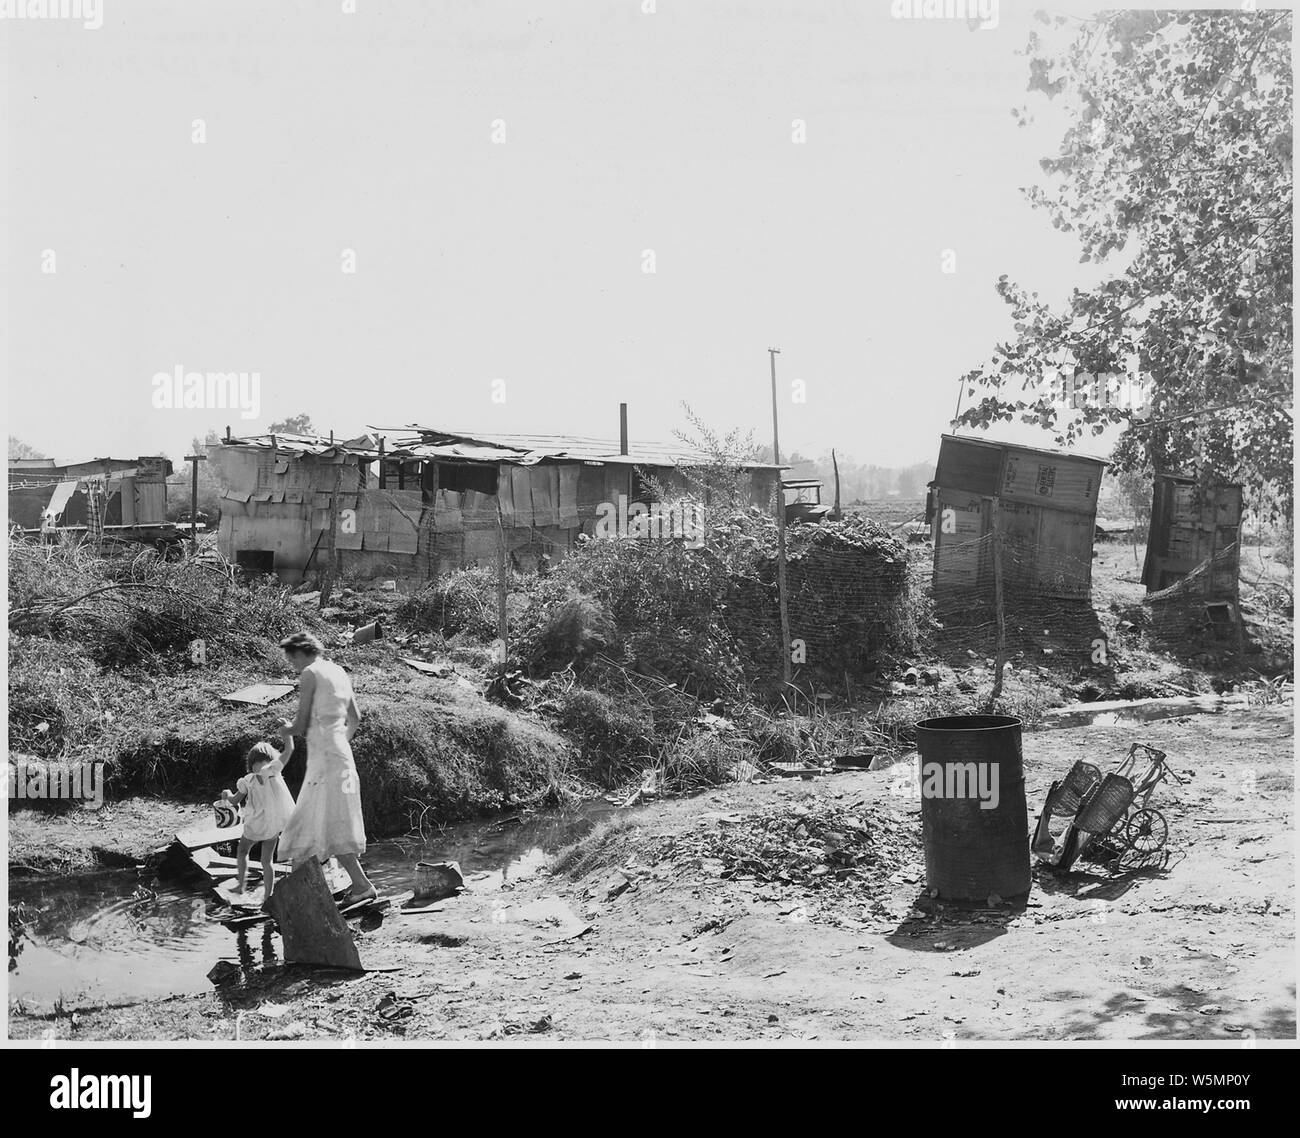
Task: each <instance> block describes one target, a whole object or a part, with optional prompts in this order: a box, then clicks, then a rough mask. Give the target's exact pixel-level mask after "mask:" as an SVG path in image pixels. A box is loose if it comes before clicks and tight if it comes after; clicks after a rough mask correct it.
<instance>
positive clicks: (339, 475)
mask: <svg viewBox="0 0 1300 1138" xmlns="http://www.w3.org/2000/svg"><path fill="white" fill-rule="evenodd" d="M342 483H343V466H342V464H341V463H340V464H338V465H336V466H335V467H334V492H333V493H332V494H331V495H330V550H329V561H328V562H327V563H326V569H325V580H324V581H322V582H321V587H320V607H321V608H324V607H325V606H326V605H327V604H329V601H330V595H331V594H332V593H333V592H334V578H335V577H337V576H338V572H339V563H340V556H339V547H338V541H337V537H338V527H339V487H340V486H341V485H342Z"/></svg>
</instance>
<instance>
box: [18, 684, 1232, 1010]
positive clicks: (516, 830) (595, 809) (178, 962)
mask: <svg viewBox="0 0 1300 1138" xmlns="http://www.w3.org/2000/svg"><path fill="white" fill-rule="evenodd" d="M1248 706H1249V705H1248V704H1247V703H1246V702H1245V699H1244V697H1240V698H1239V697H1213V696H1211V697H1187V698H1182V699H1146V700H1134V701H1128V702H1112V703H1093V704H1077V705H1074V706H1072V707H1065V708H1059V709H1057V710H1055V711H1052V712H1049V713H1048V714H1047V715H1046V716H1045V717H1044V721H1043V722H1042V724H1041V725H1040V729H1041V730H1052V729H1062V728H1077V727H1088V726H1110V725H1114V724H1122V723H1133V724H1141V723H1150V722H1154V721H1156V720H1160V719H1170V718H1175V717H1178V716H1184V715H1203V714H1223V713H1227V712H1233V711H1243V710H1246V709H1247V708H1248ZM613 810H614V807H612V806H610V805H609V804H608V803H605V802H601V801H597V802H590V803H587V804H585V805H583V806H582V807H579V808H576V809H569V810H543V811H538V812H536V813H533V814H529V815H526V816H518V815H514V816H512V815H505V816H502V817H498V818H494V819H487V820H480V821H476V822H469V823H464V824H461V825H455V826H447V827H444V828H441V829H439V830H437V831H436V832H433V833H430V834H428V835H426V837H425V839H424V840H422V841H413V840H411V839H399V840H389V841H383V842H375V843H372V844H371V845H370V847H369V848H368V849H367V851H366V855H365V866H366V872H367V874H368V875H369V876H370V877H371V879H372V880H373V881H374V882H375V884H376V885H377V886H379V889H380V891H381V892H382V893H384V894H387V895H392V896H397V895H400V894H403V893H405V892H408V891H409V890H410V889H411V887H412V883H413V880H414V876H415V865H416V863H417V862H419V861H457V862H459V863H460V866H461V869H462V871H463V872H464V874H465V877H466V882H467V884H468V885H469V887H470V888H472V889H474V890H476V891H480V892H482V891H489V890H497V889H501V888H502V886H503V885H507V884H510V883H513V882H516V881H520V880H524V879H526V878H528V877H530V876H532V875H533V874H536V873H537V871H538V870H539V869H541V868H542V867H543V865H544V864H545V862H546V859H547V857H548V856H549V855H550V854H552V853H554V852H555V851H556V850H558V849H561V848H563V847H564V846H566V845H568V844H570V843H572V842H574V841H577V840H578V839H579V838H580V837H582V836H583V835H584V834H585V833H586V832H587V831H588V830H590V829H591V827H592V826H593V825H595V823H596V822H597V821H598V820H599V819H600V818H602V817H604V816H605V815H607V814H609V813H611V812H612V811H613ZM220 909H221V904H220V902H219V901H218V900H217V898H216V896H215V894H214V893H213V892H212V891H211V890H208V889H206V888H205V887H204V883H203V882H202V880H191V881H173V880H160V879H158V878H157V877H155V876H154V874H153V873H152V872H151V871H148V872H144V873H143V875H142V873H141V872H137V871H135V870H126V871H105V872H99V873H89V874H81V875H76V876H70V877H49V878H31V879H25V878H21V877H19V878H11V879H10V882H9V916H10V923H9V995H10V999H11V1000H12V999H15V998H20V999H24V1000H28V1001H31V1002H32V1003H34V1004H40V1005H48V1004H52V1003H54V1002H55V1001H57V1000H59V999H60V998H62V999H64V1000H66V1001H68V1002H71V1001H73V1000H75V999H78V998H86V997H89V998H92V999H98V1000H110V1001H122V1000H133V999H142V998H148V997H157V996H165V995H171V994H174V993H188V992H203V991H207V990H209V988H210V986H211V985H210V982H209V980H208V979H207V974H208V971H209V970H210V969H211V968H212V966H213V964H215V963H216V962H217V961H218V960H220V959H223V958H224V959H234V958H237V959H238V960H239V961H240V963H241V964H243V965H244V966H245V967H256V966H259V965H264V964H274V963H277V962H278V961H279V959H280V951H281V947H280V939H279V937H278V935H276V933H275V931H274V929H273V927H272V926H271V925H270V924H269V923H267V924H264V925H256V926H252V927H250V928H246V929H242V930H238V931H235V930H231V929H228V928H226V927H225V926H224V925H222V924H221V923H220V922H219V920H217V917H218V916H219V912H220Z"/></svg>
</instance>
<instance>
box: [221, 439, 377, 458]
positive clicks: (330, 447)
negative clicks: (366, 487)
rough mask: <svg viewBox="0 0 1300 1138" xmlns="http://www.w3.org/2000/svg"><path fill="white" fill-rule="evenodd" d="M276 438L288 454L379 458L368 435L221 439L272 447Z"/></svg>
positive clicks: (227, 442) (225, 442)
mask: <svg viewBox="0 0 1300 1138" xmlns="http://www.w3.org/2000/svg"><path fill="white" fill-rule="evenodd" d="M272 439H274V440H275V449H276V450H277V451H281V450H282V451H285V452H286V453H288V454H310V455H317V456H319V455H329V454H334V453H336V452H340V453H343V454H355V455H361V456H362V457H370V458H378V457H379V449H378V446H377V445H376V442H375V441H374V440H372V439H371V438H370V437H369V436H368V435H362V436H360V437H359V438H355V439H340V440H338V441H336V442H330V440H329V439H328V438H327V437H324V436H321V435H279V434H277V435H243V436H241V437H239V438H230V439H221V440H220V443H221V445H222V446H248V447H260V448H265V449H266V450H270V449H271V441H272Z"/></svg>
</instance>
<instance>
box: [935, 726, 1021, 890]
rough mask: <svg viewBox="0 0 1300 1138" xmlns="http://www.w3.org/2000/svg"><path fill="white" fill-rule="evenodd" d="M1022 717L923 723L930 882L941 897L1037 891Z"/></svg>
mask: <svg viewBox="0 0 1300 1138" xmlns="http://www.w3.org/2000/svg"><path fill="white" fill-rule="evenodd" d="M1020 730H1021V722H1020V720H1019V719H1017V718H1015V717H1014V716H1010V715H945V716H940V717H938V718H936V719H925V720H922V721H921V722H920V723H918V724H917V725H916V739H917V750H918V751H920V754H921V840H922V844H923V845H924V847H925V879H926V884H927V885H928V886H929V888H930V889H932V890H938V896H939V898H940V899H945V900H954V901H983V900H985V899H986V898H988V897H989V896H991V895H994V894H996V895H997V896H998V897H1002V898H1011V897H1017V896H1022V895H1024V894H1026V893H1028V892H1029V812H1028V809H1027V808H1026V806H1025V777H1024V764H1023V763H1022V761H1021V755H1020Z"/></svg>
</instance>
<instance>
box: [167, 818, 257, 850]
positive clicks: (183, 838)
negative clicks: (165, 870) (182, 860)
mask: <svg viewBox="0 0 1300 1138" xmlns="http://www.w3.org/2000/svg"><path fill="white" fill-rule="evenodd" d="M243 836H244V824H243V823H242V822H236V823H235V824H234V825H233V826H225V827H218V826H211V825H204V826H191V827H190V828H189V829H187V830H177V831H176V842H177V843H178V844H179V845H180V846H181V847H182V848H183V849H186V850H198V849H202V848H203V847H204V846H215V845H218V844H220V843H221V842H232V841H238V840H239V839H240V838H242V837H243Z"/></svg>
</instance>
